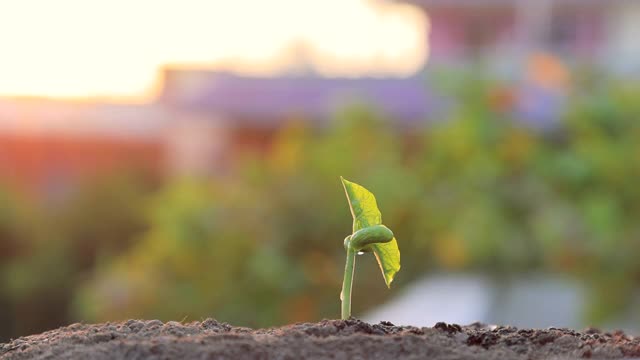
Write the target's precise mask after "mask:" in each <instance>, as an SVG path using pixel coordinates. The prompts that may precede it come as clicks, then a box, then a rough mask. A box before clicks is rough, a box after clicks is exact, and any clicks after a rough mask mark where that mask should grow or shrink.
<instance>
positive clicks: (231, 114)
mask: <svg viewBox="0 0 640 360" xmlns="http://www.w3.org/2000/svg"><path fill="white" fill-rule="evenodd" d="M159 101H160V103H162V104H164V105H166V106H168V107H170V108H172V109H178V110H180V111H185V112H195V113H198V114H216V115H219V116H223V117H224V118H225V119H226V120H228V121H229V125H230V126H234V125H239V124H241V123H242V124H250V125H254V126H267V127H271V126H277V125H279V124H280V123H281V122H282V121H286V120H287V119H289V118H291V117H295V116H301V117H303V118H305V119H309V120H313V121H314V122H315V123H316V124H319V123H320V124H322V123H324V122H326V121H327V120H328V119H329V118H330V117H331V115H332V114H333V113H335V112H336V111H337V110H339V109H341V108H343V107H345V106H348V105H351V104H354V103H360V104H364V105H369V106H372V107H374V108H376V109H377V110H380V111H382V112H383V113H384V114H385V115H386V116H388V117H389V118H391V119H393V120H394V121H397V122H400V123H412V122H421V121H423V120H425V119H426V118H427V117H428V116H429V115H430V114H431V113H432V111H433V110H434V108H435V106H436V102H435V101H434V98H433V96H432V95H431V93H430V92H429V91H428V89H427V86H426V82H425V81H424V80H423V79H422V78H420V77H417V76H416V77H410V78H321V77H315V76H282V77H275V78H266V77H262V78H260V77H246V76H238V75H233V74H229V73H221V72H213V71H196V70H187V71H182V70H175V69H174V70H172V69H169V70H166V71H165V78H164V86H163V90H162V93H161V95H160V97H159Z"/></svg>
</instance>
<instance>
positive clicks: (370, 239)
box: [340, 177, 400, 319]
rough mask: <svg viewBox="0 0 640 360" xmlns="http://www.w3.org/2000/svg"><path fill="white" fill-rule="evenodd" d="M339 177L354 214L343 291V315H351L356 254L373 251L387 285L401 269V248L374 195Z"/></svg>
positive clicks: (341, 296) (348, 238) (345, 244)
mask: <svg viewBox="0 0 640 360" xmlns="http://www.w3.org/2000/svg"><path fill="white" fill-rule="evenodd" d="M340 180H342V186H343V187H344V192H345V194H346V195H347V200H348V201H349V208H350V209H351V215H353V233H352V234H351V235H349V236H347V237H346V238H345V239H344V249H345V250H346V251H347V264H346V265H345V268H344V281H343V283H342V292H341V293H340V300H341V301H342V311H341V313H342V319H348V318H350V317H351V288H352V284H353V271H354V269H355V265H356V254H362V253H367V252H371V253H373V255H374V256H375V257H376V260H377V261H378V265H380V270H381V271H382V277H384V282H385V283H386V284H387V287H391V282H392V281H393V277H394V276H395V274H396V273H397V272H398V271H399V270H400V250H399V249H398V243H397V242H396V239H395V237H394V236H393V232H391V230H389V228H388V227H386V226H384V225H382V215H381V214H380V210H378V204H377V203H376V198H375V196H373V194H372V193H371V192H370V191H369V190H367V189H365V188H364V187H362V186H360V185H358V184H356V183H352V182H350V181H347V180H345V179H344V178H343V177H340Z"/></svg>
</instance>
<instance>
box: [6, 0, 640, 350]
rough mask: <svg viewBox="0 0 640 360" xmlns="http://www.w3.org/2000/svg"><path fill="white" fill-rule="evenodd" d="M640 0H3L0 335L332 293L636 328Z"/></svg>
mask: <svg viewBox="0 0 640 360" xmlns="http://www.w3.org/2000/svg"><path fill="white" fill-rule="evenodd" d="M639 36H640V3H639V2H637V1H633V0H629V1H624V0H609V1H596V0H540V1H524V0H482V1H480V0H474V1H471V0H447V1H444V0H406V1H401V0H398V1H382V0H380V1H374V0H326V1H300V0H273V1H257V0H254V1H250V0H242V1H233V2H231V1H222V0H220V1H196V0H187V1H177V0H167V1H164V2H157V1H151V0H140V1H135V2H131V1H125V0H114V1H109V2H105V1H98V0H90V1H85V0H60V1H55V2H45V1H37V0H20V1H18V0H0V96H1V97H0V341H6V340H8V339H9V338H15V337H18V336H21V335H27V334H31V333H35V332H39V331H42V330H46V329H51V328H55V327H58V326H61V325H65V324H69V323H72V322H77V321H83V322H99V321H111V320H122V319H128V318H148V319H151V318H159V319H162V320H187V321H192V320H200V319H203V318H206V317H215V318H217V319H218V320H221V321H226V322H230V323H232V324H233V325H242V326H252V327H262V326H275V325H282V324H286V323H291V322H298V321H317V320H320V319H322V318H336V317H338V316H339V304H340V302H339V297H338V296H339V292H340V287H341V282H342V272H343V269H344V261H345V254H344V249H343V247H342V240H343V239H344V237H345V236H346V235H347V234H349V233H350V229H351V215H350V213H349V210H348V206H347V202H346V199H345V197H344V193H343V190H342V188H341V185H340V182H339V176H341V175H342V176H344V177H346V178H347V179H349V180H352V181H355V182H357V183H360V184H362V185H364V186H365V187H367V188H368V189H370V190H371V191H372V192H373V193H375V194H376V196H377V198H378V204H379V205H380V208H381V210H382V213H383V220H384V223H385V224H386V225H388V226H389V227H390V228H391V229H393V230H394V232H395V234H396V237H397V239H398V242H399V246H400V249H401V252H402V270H401V271H400V273H399V274H398V276H397V277H396V280H395V282H394V284H393V286H392V289H391V290H387V289H386V287H385V285H384V282H383V279H382V277H381V275H380V273H379V270H378V269H377V265H376V263H375V260H374V259H373V257H371V256H369V255H366V256H362V257H359V258H358V265H357V270H356V275H355V284H354V299H353V307H354V309H353V311H354V315H355V316H356V317H360V318H364V319H366V320H369V321H379V320H389V321H392V322H394V323H397V324H411V325H433V324H434V323H435V322H437V321H448V322H459V323H463V324H466V323H471V322H474V321H484V322H488V323H497V324H512V325H517V326H529V327H548V326H558V327H561V326H567V327H577V328H580V327H584V326H587V325H595V326H601V327H604V328H614V327H615V328H625V329H628V330H632V331H635V332H637V331H638V330H639V329H640V310H639V309H640V306H638V305H640V291H639V290H640V261H639V260H638V259H639V257H640V185H639V182H638V181H639V179H640V141H639V139H640V101H639V100H640V42H638V41H637V39H638V37H639Z"/></svg>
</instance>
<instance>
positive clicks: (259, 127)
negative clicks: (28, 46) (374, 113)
mask: <svg viewBox="0 0 640 360" xmlns="http://www.w3.org/2000/svg"><path fill="white" fill-rule="evenodd" d="M163 80H164V81H163V87H162V90H161V92H160V94H159V96H158V98H157V99H156V101H154V102H152V103H150V104H138V105H134V104H99V103H85V102H70V101H54V100H42V99H4V100H0V181H2V182H8V183H11V184H19V185H21V186H24V187H26V188H27V189H30V190H37V191H41V192H45V193H47V194H51V195H56V194H64V193H66V192H68V191H70V190H72V189H73V187H74V186H75V185H76V184H78V183H79V182H81V181H83V180H84V179H86V178H87V177H92V176H100V175H101V174H103V173H113V172H117V171H121V170H124V169H136V170H142V171H146V172H149V173H152V174H156V175H157V176H161V177H162V176H172V175H194V176H201V175H205V176H206V175H210V174H212V173H218V172H220V171H223V170H224V169H226V168H228V166H229V165H230V164H232V163H233V161H234V157H235V156H236V155H237V154H241V153H242V152H243V151H264V150H266V149H267V148H268V147H269V145H270V143H271V141H272V139H273V137H274V135H275V134H276V132H277V130H278V129H279V128H280V127H281V126H282V125H283V124H285V123H286V122H288V121H290V120H293V119H304V120H305V121H307V122H309V123H310V124H311V127H323V126H327V125H328V123H329V119H330V118H331V117H332V114H333V113H335V112H337V111H339V110H340V109H341V108H343V107H345V106H347V105H349V104H353V103H361V104H365V105H367V106H371V107H373V108H375V109H376V110H378V111H380V112H382V113H383V114H385V115H386V116H387V117H388V118H389V119H393V121H394V122H397V125H398V126H411V125H413V124H418V123H419V122H421V121H422V120H424V119H425V118H426V117H427V116H428V115H429V114H430V113H431V112H433V111H434V109H435V108H436V104H437V102H436V101H434V100H433V97H432V96H431V94H430V93H429V91H428V89H427V87H426V86H425V84H424V81H423V80H422V79H421V78H420V77H411V78H358V79H347V78H322V77H316V76H284V77H276V78H259V77H247V76H238V75H232V74H227V73H220V72H215V71H201V70H180V69H168V70H166V71H165V74H164V79H163Z"/></svg>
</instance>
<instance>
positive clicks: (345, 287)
mask: <svg viewBox="0 0 640 360" xmlns="http://www.w3.org/2000/svg"><path fill="white" fill-rule="evenodd" d="M355 266H356V251H355V250H354V249H353V248H352V247H351V246H348V247H347V264H346V265H345V267H344V281H343V282H342V292H341V293H340V300H342V319H343V320H346V319H348V318H350V317H351V287H352V285H353V270H354V269H355Z"/></svg>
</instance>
